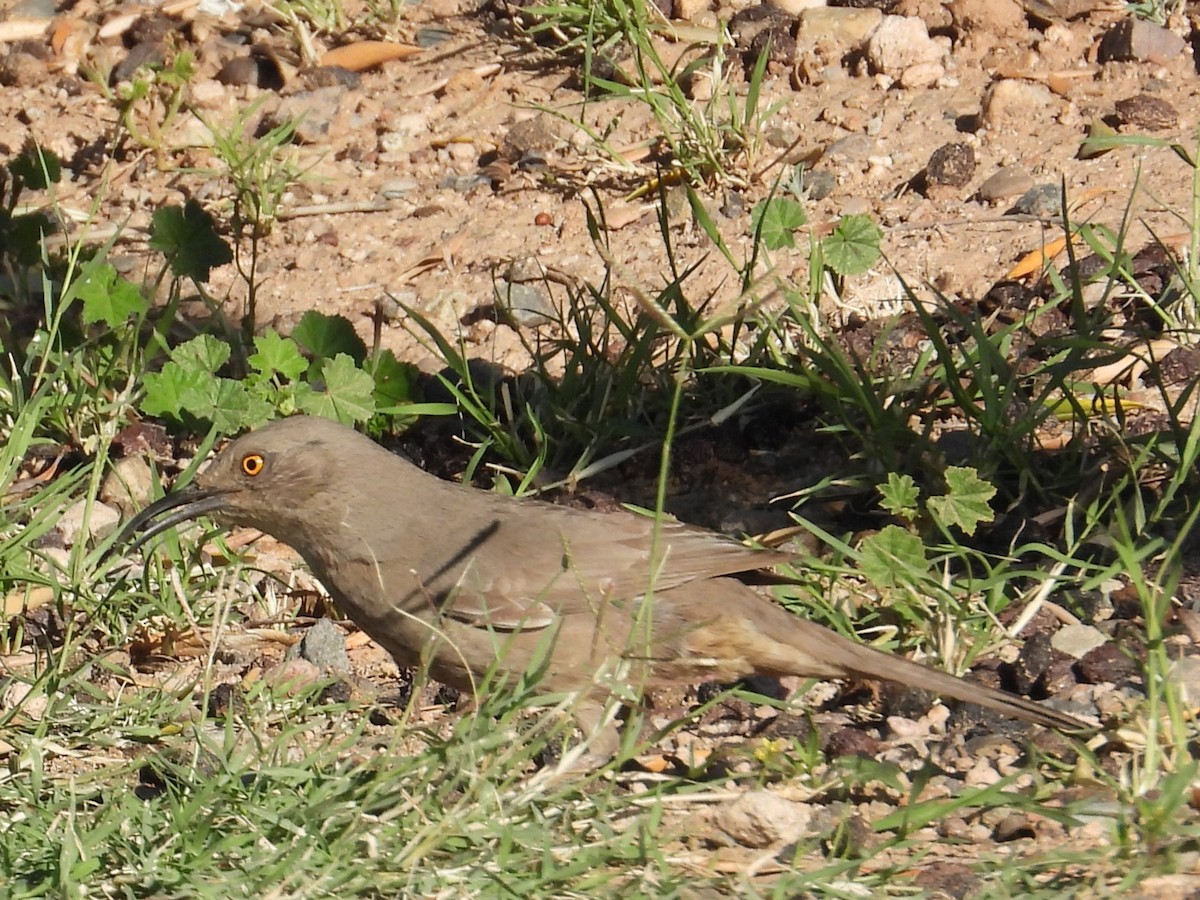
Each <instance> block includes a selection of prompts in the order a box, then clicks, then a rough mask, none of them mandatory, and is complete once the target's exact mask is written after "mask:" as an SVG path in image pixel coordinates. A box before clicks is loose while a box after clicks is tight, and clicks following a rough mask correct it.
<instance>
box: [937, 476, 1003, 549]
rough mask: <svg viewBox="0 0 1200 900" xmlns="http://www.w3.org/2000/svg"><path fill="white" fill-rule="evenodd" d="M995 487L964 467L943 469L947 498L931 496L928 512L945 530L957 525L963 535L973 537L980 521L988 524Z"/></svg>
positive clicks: (992, 514) (992, 515) (991, 513)
mask: <svg viewBox="0 0 1200 900" xmlns="http://www.w3.org/2000/svg"><path fill="white" fill-rule="evenodd" d="M995 496H996V488H995V487H994V486H993V485H990V484H988V483H987V482H986V481H984V480H983V479H982V478H980V477H979V473H978V472H976V471H975V470H974V469H972V468H968V467H965V466H950V467H948V468H947V469H946V495H945V496H944V497H931V498H930V500H929V512H930V514H931V515H933V516H934V517H935V518H936V519H937V520H938V522H940V523H941V524H942V526H944V527H947V528H948V527H950V526H951V525H957V526H958V527H959V528H961V529H962V531H963V533H964V534H967V535H972V534H974V533H975V529H976V527H977V526H978V525H979V523H980V522H990V521H992V518H993V517H994V515H995V514H994V513H993V511H992V506H991V502H990V501H991V499H992V498H993V497H995Z"/></svg>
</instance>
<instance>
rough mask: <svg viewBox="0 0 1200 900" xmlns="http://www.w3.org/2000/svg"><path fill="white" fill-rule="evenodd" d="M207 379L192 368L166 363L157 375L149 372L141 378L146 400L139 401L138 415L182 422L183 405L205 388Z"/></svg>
mask: <svg viewBox="0 0 1200 900" xmlns="http://www.w3.org/2000/svg"><path fill="white" fill-rule="evenodd" d="M211 377H212V376H211V375H206V374H205V373H204V372H201V371H198V370H196V369H195V368H185V367H184V366H181V365H180V364H179V363H177V362H174V361H172V362H169V363H167V364H166V365H165V366H163V367H162V371H161V372H150V373H148V374H147V375H144V376H143V377H142V384H143V385H144V386H145V388H146V397H145V399H144V400H142V412H144V413H146V415H149V416H167V417H169V418H171V419H174V420H175V421H177V422H178V421H180V420H181V419H182V418H183V413H184V412H185V411H186V410H187V409H188V407H189V405H190V402H185V398H189V400H190V399H191V398H192V397H194V396H196V395H199V394H202V393H203V391H204V388H205V381H206V380H208V379H210V378H211Z"/></svg>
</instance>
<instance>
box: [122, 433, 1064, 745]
mask: <svg viewBox="0 0 1200 900" xmlns="http://www.w3.org/2000/svg"><path fill="white" fill-rule="evenodd" d="M202 515H207V516H209V517H211V518H212V519H214V520H215V521H216V522H217V523H218V524H221V525H224V526H245V527H250V528H255V529H258V530H260V531H263V532H265V533H267V534H270V535H271V536H273V537H274V538H276V539H278V540H280V541H282V542H283V543H285V544H288V545H290V546H291V547H292V548H293V549H294V550H296V551H297V552H298V553H299V554H300V556H301V557H302V558H303V559H304V560H305V562H306V563H307V564H308V566H309V567H310V569H311V570H312V572H313V573H314V574H315V575H316V576H317V577H318V578H319V579H320V581H321V583H322V584H323V585H324V586H325V588H326V589H327V590H328V591H329V593H330V595H331V596H332V598H333V599H334V601H335V602H336V603H337V606H338V608H339V609H340V610H341V611H343V612H344V613H345V614H346V615H347V616H348V617H349V618H350V619H351V620H353V621H354V622H355V623H356V624H357V625H358V627H359V628H361V629H362V630H363V631H364V632H366V634H367V635H369V636H370V637H371V638H372V639H374V640H375V641H376V642H377V643H378V644H380V645H381V646H382V647H383V648H384V649H385V650H387V651H388V652H389V653H390V654H391V655H392V657H393V658H394V659H395V661H396V663H397V664H398V665H399V666H401V667H405V666H417V665H425V666H427V667H428V671H429V674H430V675H431V676H432V677H433V678H435V679H436V680H438V681H441V682H443V683H445V684H448V685H451V686H453V687H455V688H458V689H460V690H463V691H472V690H474V689H475V687H476V686H477V685H478V684H479V683H480V682H481V680H482V679H483V678H484V677H485V675H488V674H489V672H490V673H492V674H493V675H494V674H495V673H497V672H499V673H501V674H502V675H506V676H509V677H520V676H522V675H524V674H525V673H527V672H528V671H530V670H531V669H532V668H536V669H539V670H540V674H541V678H542V680H541V682H540V687H541V688H543V689H545V690H547V691H549V692H552V693H560V692H563V693H567V694H571V695H573V696H575V697H576V698H577V701H578V702H577V703H575V705H574V707H573V709H572V713H573V715H574V717H575V719H576V722H577V724H578V725H579V726H580V728H581V729H582V730H583V731H584V732H585V734H590V736H591V737H592V738H593V739H594V744H592V745H590V746H591V747H592V749H591V751H589V755H590V756H592V757H611V756H612V755H615V754H616V752H617V748H618V746H619V738H618V736H617V734H616V730H615V727H614V726H612V725H611V723H610V722H609V721H608V719H609V718H611V717H610V716H609V715H608V713H607V712H606V710H608V709H610V708H611V706H612V704H611V703H610V700H611V698H612V697H613V696H614V694H615V695H616V696H625V695H626V694H628V693H629V692H630V690H632V691H633V692H634V693H635V694H636V693H637V692H639V691H641V690H645V689H649V688H654V687H659V686H665V685H671V684H675V685H679V684H685V685H686V684H695V683H698V682H703V681H717V682H722V683H731V682H736V681H738V680H741V679H744V678H747V677H749V676H752V675H765V676H775V677H780V676H789V675H790V676H800V677H802V678H807V679H820V680H829V679H846V678H856V679H869V680H876V681H891V682H898V683H900V684H906V685H911V686H913V687H917V688H922V689H924V690H927V691H930V692H933V693H936V694H940V695H944V696H947V697H951V698H954V699H956V700H960V701H966V702H969V703H975V704H979V705H980V706H984V707H988V708H990V709H992V710H994V711H997V712H999V713H1002V714H1004V715H1006V716H1010V717H1015V718H1019V719H1024V720H1026V721H1029V722H1032V723H1036V724H1038V725H1042V726H1045V727H1048V728H1052V729H1056V730H1059V731H1063V732H1068V733H1070V732H1076V731H1085V730H1087V728H1088V726H1087V725H1085V724H1084V723H1083V722H1082V721H1080V720H1079V719H1077V718H1075V717H1074V716H1071V715H1068V714H1067V713H1064V712H1060V711H1058V710H1055V709H1052V708H1050V707H1047V706H1043V705H1041V704H1039V703H1037V702H1035V701H1033V700H1029V699H1026V698H1024V697H1020V696H1016V695H1013V694H1009V693H1006V692H1003V691H1000V690H996V689H993V688H990V687H987V686H985V685H982V684H977V683H973V682H969V681H966V680H964V679H961V678H958V677H956V676H955V675H952V674H950V673H948V672H945V671H942V670H939V669H934V668H931V667H928V666H925V665H922V664H920V663H916V662H913V661H911V660H908V659H905V658H904V657H901V656H898V655H895V654H892V653H887V652H884V651H882V650H877V649H874V648H872V647H869V646H866V645H865V644H862V643H860V642H858V641H855V640H853V639H851V638H847V637H844V636H842V635H840V634H838V633H836V632H834V631H832V630H830V629H828V628H825V627H824V626H822V625H819V624H817V623H815V622H812V621H809V620H808V619H805V618H803V617H801V616H799V615H796V614H795V613H793V612H790V611H789V610H787V609H785V608H784V607H783V606H781V605H780V604H779V603H778V602H776V601H775V600H774V599H772V598H771V597H770V596H768V595H767V594H765V593H763V592H762V591H761V590H760V588H758V587H755V586H754V585H753V584H752V583H751V582H753V581H755V580H759V581H762V580H763V574H764V570H767V569H769V568H771V567H773V566H776V565H779V564H782V563H787V562H790V561H791V557H790V556H789V555H788V554H786V553H783V552H780V551H777V550H765V549H758V548H753V547H749V546H746V545H745V544H742V543H740V542H738V541H735V540H733V539H732V538H729V537H726V536H724V535H720V534H717V533H715V532H712V531H708V530H705V529H701V528H696V527H693V526H690V525H686V524H682V523H678V522H675V521H663V520H661V518H660V519H659V520H658V521H656V520H655V519H654V518H652V517H648V516H644V515H638V514H636V513H633V512H630V511H625V510H621V511H616V512H601V511H596V510H582V509H574V508H570V507H565V506H561V505H556V504H552V503H547V502H544V501H539V500H527V499H515V498H511V497H504V496H502V495H499V494H496V493H494V492H489V491H485V490H481V489H478V488H474V487H470V486H467V485H463V484H459V483H455V482H450V481H445V480H443V479H440V478H438V477H436V476H434V475H431V474H429V473H427V472H425V471H424V470H422V469H421V468H419V467H418V466H416V465H414V464H413V463H411V462H409V461H408V460H406V459H404V458H403V457H401V456H399V455H397V454H394V453H392V452H390V451H389V450H387V449H385V448H384V447H382V446H380V445H379V444H377V443H375V442H374V441H372V440H371V439H370V438H368V437H366V436H365V435H362V434H360V433H359V432H357V431H355V430H354V429H353V428H350V427H348V426H345V425H341V424H339V423H337V422H334V421H332V420H330V419H325V418H320V417H310V416H293V417H290V418H285V419H280V420H277V421H274V422H271V423H269V424H267V425H265V426H263V427H261V428H259V429H257V430H255V431H251V432H249V433H247V434H245V435H243V436H241V437H239V438H237V439H236V440H234V441H232V442H231V443H230V444H228V445H227V446H226V447H225V449H224V450H222V451H221V452H220V453H219V454H218V455H217V456H216V457H215V458H214V459H213V460H212V462H211V463H210V464H209V465H208V467H207V468H206V469H205V470H204V471H203V472H201V473H200V474H199V475H198V476H197V477H196V479H195V480H194V481H193V483H192V484H191V485H189V486H187V487H184V488H181V489H179V490H177V491H173V492H171V493H168V494H166V495H165V496H164V497H163V498H161V499H160V500H158V501H157V502H155V503H152V504H151V505H149V506H148V507H146V508H145V509H144V510H143V511H142V512H141V513H139V514H138V515H136V516H135V517H134V518H133V519H132V520H130V521H129V523H128V524H127V525H126V526H125V528H124V529H123V531H122V533H121V534H120V535H119V536H118V538H117V544H118V545H129V546H130V548H131V550H136V549H138V548H141V547H142V546H143V545H144V544H145V543H146V542H147V541H149V540H150V539H151V538H152V537H154V536H155V535H157V534H159V533H161V532H163V531H165V530H167V529H169V528H173V527H175V526H177V525H179V524H181V523H183V522H186V521H188V520H191V519H195V518H196V517H198V516H202Z"/></svg>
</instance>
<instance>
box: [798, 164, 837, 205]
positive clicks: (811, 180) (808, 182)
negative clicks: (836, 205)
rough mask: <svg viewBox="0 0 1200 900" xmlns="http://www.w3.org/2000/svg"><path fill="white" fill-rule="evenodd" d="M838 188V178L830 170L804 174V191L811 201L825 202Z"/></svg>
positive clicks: (818, 170)
mask: <svg viewBox="0 0 1200 900" xmlns="http://www.w3.org/2000/svg"><path fill="white" fill-rule="evenodd" d="M836 188H837V176H836V175H834V174H833V173H832V172H830V171H829V170H828V169H817V170H816V171H815V172H805V173H804V191H805V194H806V195H807V196H808V198H809V199H810V200H824V199H825V198H826V197H828V196H829V195H830V194H832V193H833V192H834V189H836Z"/></svg>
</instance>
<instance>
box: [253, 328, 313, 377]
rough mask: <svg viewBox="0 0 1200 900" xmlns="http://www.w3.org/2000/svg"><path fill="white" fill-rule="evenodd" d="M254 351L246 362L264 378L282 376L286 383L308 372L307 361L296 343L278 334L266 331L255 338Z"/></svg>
mask: <svg viewBox="0 0 1200 900" xmlns="http://www.w3.org/2000/svg"><path fill="white" fill-rule="evenodd" d="M254 349H255V351H256V352H254V353H253V354H251V356H250V358H249V360H247V361H248V362H249V363H250V367H251V368H253V369H254V371H256V372H259V373H261V374H262V376H263V377H264V378H273V377H274V376H275V375H282V376H283V377H284V378H286V379H287V380H288V381H295V380H296V379H297V378H299V377H300V376H301V375H303V374H304V373H305V372H306V371H307V370H308V360H306V359H305V358H304V356H303V355H302V354H301V353H300V348H299V347H298V346H296V342H295V341H293V340H292V339H291V338H285V337H282V336H280V335H279V333H278V332H275V331H268V332H267V333H266V334H262V335H259V336H258V337H256V338H255V339H254Z"/></svg>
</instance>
